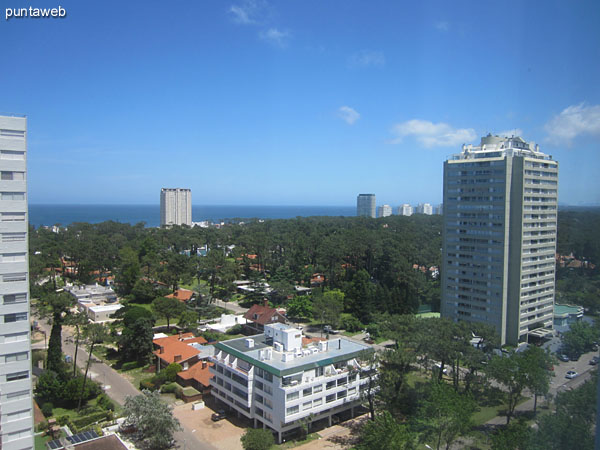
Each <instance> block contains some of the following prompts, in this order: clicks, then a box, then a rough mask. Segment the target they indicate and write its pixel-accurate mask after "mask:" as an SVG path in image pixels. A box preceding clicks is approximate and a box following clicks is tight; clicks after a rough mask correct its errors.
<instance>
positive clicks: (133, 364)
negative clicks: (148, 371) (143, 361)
mask: <svg viewBox="0 0 600 450" xmlns="http://www.w3.org/2000/svg"><path fill="white" fill-rule="evenodd" d="M138 367H139V366H138V363H137V361H130V362H126V363H123V365H122V366H121V370H123V371H128V370H133V369H137V368H138Z"/></svg>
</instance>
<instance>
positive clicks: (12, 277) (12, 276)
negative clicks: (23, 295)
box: [2, 273, 27, 283]
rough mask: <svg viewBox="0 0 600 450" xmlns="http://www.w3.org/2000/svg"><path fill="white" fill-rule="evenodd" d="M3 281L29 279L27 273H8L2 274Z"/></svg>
mask: <svg viewBox="0 0 600 450" xmlns="http://www.w3.org/2000/svg"><path fill="white" fill-rule="evenodd" d="M2 281H4V282H5V283H10V282H14V281H27V274H26V273H7V274H4V275H3V276H2Z"/></svg>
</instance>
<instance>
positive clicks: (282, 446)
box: [273, 433, 319, 450]
mask: <svg viewBox="0 0 600 450" xmlns="http://www.w3.org/2000/svg"><path fill="white" fill-rule="evenodd" d="M315 439H319V435H318V434H317V433H310V434H309V435H308V436H307V437H306V439H303V440H295V439H294V440H291V441H288V442H284V443H283V444H278V445H275V446H274V447H273V449H278V450H286V449H290V448H295V447H298V446H300V445H302V444H306V443H307V442H310V441H314V440H315Z"/></svg>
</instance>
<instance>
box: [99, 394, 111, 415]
mask: <svg viewBox="0 0 600 450" xmlns="http://www.w3.org/2000/svg"><path fill="white" fill-rule="evenodd" d="M96 404H97V405H98V406H99V407H100V408H102V409H105V410H107V411H114V410H115V404H114V403H113V402H112V400H111V399H110V398H108V395H106V394H104V393H103V394H100V395H99V396H98V398H97V400H96Z"/></svg>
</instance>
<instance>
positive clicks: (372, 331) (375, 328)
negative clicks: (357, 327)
mask: <svg viewBox="0 0 600 450" xmlns="http://www.w3.org/2000/svg"><path fill="white" fill-rule="evenodd" d="M367 333H369V335H370V336H371V338H373V339H375V338H377V337H379V335H380V334H381V329H380V328H379V325H377V324H376V323H371V324H369V325H367Z"/></svg>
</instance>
